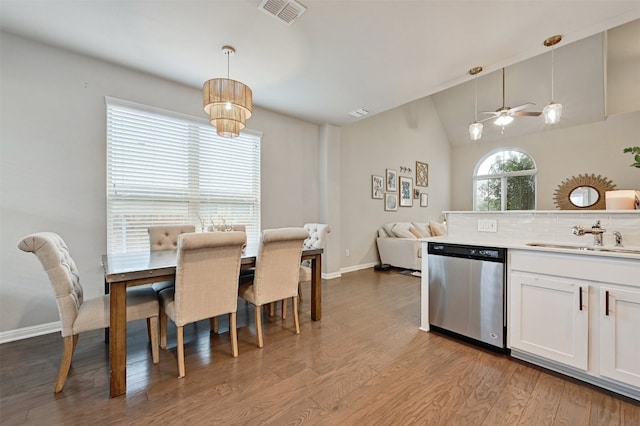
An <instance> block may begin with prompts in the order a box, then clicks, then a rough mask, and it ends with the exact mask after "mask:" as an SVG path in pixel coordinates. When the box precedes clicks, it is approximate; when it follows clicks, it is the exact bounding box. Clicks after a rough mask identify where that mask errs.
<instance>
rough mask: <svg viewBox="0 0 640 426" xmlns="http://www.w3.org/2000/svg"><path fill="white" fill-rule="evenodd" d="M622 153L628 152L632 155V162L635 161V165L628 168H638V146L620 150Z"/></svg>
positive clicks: (639, 158) (639, 161) (639, 150)
mask: <svg viewBox="0 0 640 426" xmlns="http://www.w3.org/2000/svg"><path fill="white" fill-rule="evenodd" d="M622 152H624V153H627V152H630V153H631V154H632V155H633V158H634V160H635V161H636V162H635V163H633V164H630V166H631V167H638V168H640V146H630V147H629V148H625V149H624V150H622Z"/></svg>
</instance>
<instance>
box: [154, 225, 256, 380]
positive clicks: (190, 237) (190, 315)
mask: <svg viewBox="0 0 640 426" xmlns="http://www.w3.org/2000/svg"><path fill="white" fill-rule="evenodd" d="M246 241H247V236H246V234H245V233H244V232H240V231H233V232H202V233H189V234H182V235H180V236H179V237H178V259H177V265H176V283H175V287H174V288H167V289H165V290H162V291H161V292H160V294H159V298H160V346H161V347H162V348H166V347H167V317H169V318H171V320H172V321H173V322H174V323H175V324H176V340H177V343H176V344H177V353H178V377H184V375H185V365H184V329H183V328H184V326H185V325H186V324H190V323H193V322H196V321H200V320H203V319H207V318H212V317H216V316H218V315H222V314H229V333H230V335H231V349H232V353H233V356H234V357H237V356H238V337H237V330H236V312H237V310H238V274H239V272H240V263H241V257H242V247H243V246H244V244H245V243H246Z"/></svg>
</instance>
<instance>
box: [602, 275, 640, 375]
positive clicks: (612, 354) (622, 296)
mask: <svg viewBox="0 0 640 426" xmlns="http://www.w3.org/2000/svg"><path fill="white" fill-rule="evenodd" d="M599 318H600V320H599V324H600V375H602V376H604V377H609V378H612V379H615V380H619V381H621V382H625V383H628V384H631V385H634V386H638V387H640V290H622V289H620V288H615V287H601V288H600V313H599Z"/></svg>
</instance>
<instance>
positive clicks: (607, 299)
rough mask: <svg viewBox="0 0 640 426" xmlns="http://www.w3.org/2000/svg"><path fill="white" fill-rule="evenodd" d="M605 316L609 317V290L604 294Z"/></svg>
mask: <svg viewBox="0 0 640 426" xmlns="http://www.w3.org/2000/svg"><path fill="white" fill-rule="evenodd" d="M604 314H605V315H606V316H609V290H607V291H605V292H604Z"/></svg>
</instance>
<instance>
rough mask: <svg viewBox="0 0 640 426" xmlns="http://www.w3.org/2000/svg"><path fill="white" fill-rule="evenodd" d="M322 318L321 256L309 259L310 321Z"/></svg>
mask: <svg viewBox="0 0 640 426" xmlns="http://www.w3.org/2000/svg"><path fill="white" fill-rule="evenodd" d="M321 318H322V255H320V254H318V255H316V256H314V257H313V259H311V319H312V320H314V321H320V319H321Z"/></svg>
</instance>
